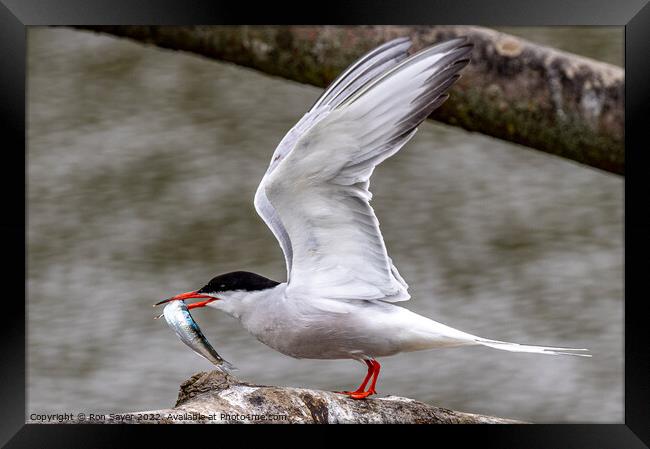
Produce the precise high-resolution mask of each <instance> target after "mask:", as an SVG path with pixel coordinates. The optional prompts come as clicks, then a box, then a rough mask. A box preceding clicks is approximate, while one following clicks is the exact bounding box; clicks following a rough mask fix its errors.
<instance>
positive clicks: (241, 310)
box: [208, 284, 286, 319]
mask: <svg viewBox="0 0 650 449" xmlns="http://www.w3.org/2000/svg"><path fill="white" fill-rule="evenodd" d="M285 287H286V284H279V285H277V286H275V287H272V288H268V289H265V290H255V291H232V292H226V293H222V294H219V298H220V299H219V300H218V301H214V302H211V303H210V304H208V305H209V306H212V307H214V308H215V309H219V310H221V311H223V312H225V313H227V314H228V315H230V316H232V317H235V318H237V319H242V318H243V317H244V316H245V315H247V314H248V313H249V312H250V311H252V310H254V309H255V308H256V307H258V306H259V305H260V304H262V303H266V302H268V301H269V300H271V299H272V298H274V297H276V296H278V294H279V293H280V290H281V289H284V288H285Z"/></svg>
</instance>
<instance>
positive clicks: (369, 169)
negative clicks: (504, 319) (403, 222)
mask: <svg viewBox="0 0 650 449" xmlns="http://www.w3.org/2000/svg"><path fill="white" fill-rule="evenodd" d="M410 45H411V44H410V41H409V40H408V39H396V40H393V41H391V42H388V43H386V44H384V45H382V46H381V47H379V48H377V49H375V50H373V51H371V52H369V53H368V54H366V55H365V56H363V57H362V58H361V59H359V60H358V61H357V62H355V63H354V64H352V65H351V66H350V67H349V68H348V69H347V70H346V71H344V73H343V74H342V75H340V76H339V78H337V79H336V80H335V81H334V82H333V83H332V84H331V85H330V87H328V89H327V90H326V91H325V92H324V93H323V95H321V97H320V98H319V99H318V100H317V101H316V103H315V104H314V106H313V107H312V108H311V109H310V110H309V111H308V112H307V113H306V114H305V115H304V116H303V118H302V119H301V120H300V121H299V122H298V123H297V124H296V125H295V126H294V127H293V128H292V129H291V130H290V131H289V132H288V133H287V135H286V136H285V137H284V138H283V139H282V141H281V142H280V144H279V145H278V147H277V149H276V150H275V152H274V154H273V157H272V159H271V163H270V165H269V167H268V169H267V171H266V174H265V175H264V177H263V179H262V181H261V182H260V185H259V187H258V189H257V192H256V194H255V208H256V210H257V212H258V213H259V214H260V216H261V217H262V219H263V220H264V221H265V223H266V224H267V225H268V226H269V228H270V229H271V231H272V232H273V234H274V235H275V237H276V238H277V240H278V242H279V244H280V246H281V248H282V251H283V253H284V256H285V261H286V265H287V282H284V283H277V282H275V281H271V280H269V279H266V278H264V277H262V276H259V275H255V274H253V273H246V272H234V273H229V274H226V275H221V276H218V277H216V278H214V279H212V280H211V281H210V283H209V284H208V285H206V286H205V287H203V288H201V289H200V290H197V291H196V292H189V293H186V294H182V295H178V296H176V297H174V298H171V299H183V300H184V299H187V298H208V300H207V301H204V302H203V303H201V304H200V306H203V305H209V306H211V307H215V308H217V309H220V310H223V311H225V312H226V313H228V314H230V315H232V316H234V317H236V318H238V319H239V320H240V321H241V323H242V325H243V326H244V327H245V328H246V329H248V331H249V332H250V333H251V334H253V335H254V336H255V337H256V338H257V339H259V340H260V341H261V342H263V343H265V344H266V345H268V346H270V347H271V348H273V349H276V350H277V351H279V352H282V353H283V354H287V355H289V356H292V357H296V358H310V359H354V360H359V361H363V362H365V363H366V364H367V365H368V375H367V376H366V379H365V380H364V383H363V384H362V385H361V386H360V387H359V389H358V390H357V391H355V392H348V394H350V395H351V396H352V397H353V398H363V397H367V396H368V395H370V394H374V393H375V391H374V386H375V382H376V380H377V375H378V374H379V363H378V362H376V360H375V359H376V358H377V357H384V356H390V355H394V354H397V353H400V352H409V351H418V350H423V349H433V348H443V347H454V346H471V345H484V346H489V347H492V348H497V349H501V350H506V351H513V352H533V353H541V354H554V355H556V354H571V355H584V354H575V353H574V352H573V351H584V350H583V349H569V348H551V347H542V346H528V345H519V344H516V343H508V342H501V341H496V340H488V339H484V338H481V337H477V336H475V335H471V334H468V333H466V332H462V331H460V330H457V329H454V328H451V327H449V326H446V325H444V324H441V323H438V322H436V321H433V320H430V319H429V318H425V317H423V316H420V315H418V314H416V313H413V312H411V311H409V310H407V309H405V308H403V307H399V306H397V305H395V304H393V303H395V302H399V301H406V300H408V299H409V298H410V295H409V293H408V285H407V283H406V282H405V281H404V279H403V278H402V276H400V274H399V272H398V271H397V269H396V268H395V266H394V265H393V262H392V260H391V259H390V257H389V256H388V252H387V250H386V246H385V244H384V240H383V238H382V235H381V232H380V230H379V221H378V220H377V218H376V216H375V214H374V211H373V209H372V207H371V206H370V199H371V197H372V194H371V193H370V191H369V190H368V188H369V182H370V177H371V175H372V173H373V171H374V169H375V167H376V166H377V165H378V164H380V163H381V162H382V161H384V160H385V159H387V158H388V157H390V156H392V155H393V154H395V153H396V152H397V151H399V150H400V149H401V148H402V147H403V145H404V144H405V143H406V142H408V140H409V139H410V138H411V137H413V135H414V134H415V131H416V130H417V126H418V125H419V124H420V123H421V122H422V121H423V120H424V119H425V118H426V117H427V116H428V115H429V114H430V113H431V111H433V110H434V109H435V108H436V107H438V106H439V105H440V104H442V103H443V102H444V101H445V100H446V99H447V97H448V95H447V94H446V91H447V90H448V89H449V88H450V87H451V85H452V84H453V83H454V82H455V81H456V80H457V79H458V77H459V76H460V75H458V72H459V71H460V70H461V69H462V68H463V67H465V66H466V65H467V63H468V62H469V54H470V52H471V45H469V44H467V43H466V41H465V39H454V40H451V41H447V42H443V43H441V44H438V45H436V46H434V47H429V48H427V49H425V50H423V51H421V52H419V53H416V54H414V55H411V56H408V55H407V50H408V48H409V47H410ZM192 306H195V305H193V304H192V305H190V306H189V308H191V307H192ZM370 377H373V381H372V384H371V386H370V389H369V390H368V391H363V390H364V389H365V386H366V384H367V382H368V380H369V379H370Z"/></svg>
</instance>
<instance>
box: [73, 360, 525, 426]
mask: <svg viewBox="0 0 650 449" xmlns="http://www.w3.org/2000/svg"><path fill="white" fill-rule="evenodd" d="M74 422H77V423H78V422H79V421H76V420H75V421H74ZM84 422H89V421H88V420H86V421H84ZM99 422H103V423H124V422H127V423H130V422H132V423H160V424H165V423H186V424H187V423H205V424H207V423H296V424H313V423H375V424H379V423H409V424H411V423H420V424H515V423H521V421H515V420H511V419H504V418H496V417H493V416H485V415H477V414H473V413H464V412H457V411H454V410H449V409H446V408H441V407H433V406H431V405H427V404H424V403H422V402H418V401H415V400H413V399H408V398H403V397H399V396H388V397H380V398H376V399H362V400H355V399H351V398H349V397H347V396H345V395H342V394H339V393H334V392H331V391H320V390H309V389H305V388H292V387H274V386H265V385H253V384H249V383H247V382H243V381H240V380H238V379H237V378H235V377H233V376H232V375H229V374H225V373H222V372H220V371H211V372H207V373H206V372H200V373H197V374H195V375H193V376H192V377H191V378H189V379H188V380H186V381H185V382H183V383H182V384H181V386H180V391H179V394H178V400H177V401H176V405H175V406H174V408H171V409H164V410H151V411H144V412H134V413H124V414H111V415H106V416H105V419H103V420H101V421H99ZM93 423H98V421H97V420H95V421H93Z"/></svg>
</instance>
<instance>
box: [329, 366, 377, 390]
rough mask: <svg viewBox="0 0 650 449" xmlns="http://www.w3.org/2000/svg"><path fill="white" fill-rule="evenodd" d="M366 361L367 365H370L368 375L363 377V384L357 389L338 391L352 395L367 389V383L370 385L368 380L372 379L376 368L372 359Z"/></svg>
mask: <svg viewBox="0 0 650 449" xmlns="http://www.w3.org/2000/svg"><path fill="white" fill-rule="evenodd" d="M364 362H366V365H368V372H367V373H366V377H365V378H364V379H363V382H361V385H359V388H357V389H356V390H355V391H337V393H341V394H348V395H351V394H355V393H363V392H364V390H365V389H366V385H368V381H369V380H370V376H372V373H373V371H374V369H375V368H374V365H373V364H372V362H371V361H369V360H364Z"/></svg>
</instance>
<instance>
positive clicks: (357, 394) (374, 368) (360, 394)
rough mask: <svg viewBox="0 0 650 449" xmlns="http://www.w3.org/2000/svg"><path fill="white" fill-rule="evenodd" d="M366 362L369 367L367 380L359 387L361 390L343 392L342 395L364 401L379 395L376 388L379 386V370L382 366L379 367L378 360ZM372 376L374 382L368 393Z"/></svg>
mask: <svg viewBox="0 0 650 449" xmlns="http://www.w3.org/2000/svg"><path fill="white" fill-rule="evenodd" d="M365 362H366V365H368V373H367V374H366V378H365V379H363V383H362V384H361V385H359V388H357V390H356V391H341V393H343V394H347V395H348V396H350V397H351V398H352V399H363V398H367V397H368V396H370V395H372V394H377V392H376V391H375V387H376V385H377V377H378V376H379V369H380V368H381V365H379V362H377V361H376V360H366V361H365ZM371 376H372V382H371V383H370V388H369V389H368V391H364V390H365V388H366V385H368V381H369V380H370V377H371Z"/></svg>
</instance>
